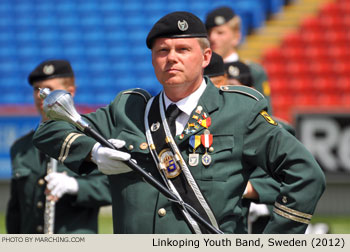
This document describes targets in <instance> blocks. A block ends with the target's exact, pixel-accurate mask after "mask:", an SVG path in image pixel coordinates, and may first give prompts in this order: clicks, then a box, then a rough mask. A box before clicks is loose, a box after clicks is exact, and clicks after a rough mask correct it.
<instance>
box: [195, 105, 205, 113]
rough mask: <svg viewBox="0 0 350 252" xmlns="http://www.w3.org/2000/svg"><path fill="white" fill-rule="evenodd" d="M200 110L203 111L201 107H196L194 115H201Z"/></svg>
mask: <svg viewBox="0 0 350 252" xmlns="http://www.w3.org/2000/svg"><path fill="white" fill-rule="evenodd" d="M202 110H203V107H202V106H200V105H199V106H197V108H196V113H197V114H200V113H202Z"/></svg>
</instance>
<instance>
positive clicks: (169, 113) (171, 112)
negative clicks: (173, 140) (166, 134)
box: [165, 104, 181, 136]
mask: <svg viewBox="0 0 350 252" xmlns="http://www.w3.org/2000/svg"><path fill="white" fill-rule="evenodd" d="M180 114H181V110H180V109H179V108H178V107H177V106H176V104H171V105H170V106H169V107H168V108H167V110H166V112H165V115H166V119H167V121H168V124H169V128H170V132H171V134H172V135H173V136H175V135H176V125H175V120H176V118H177V117H178V116H179V115H180Z"/></svg>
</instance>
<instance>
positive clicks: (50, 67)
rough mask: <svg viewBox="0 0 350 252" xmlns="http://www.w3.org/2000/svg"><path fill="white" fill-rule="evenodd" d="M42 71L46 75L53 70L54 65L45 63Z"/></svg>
mask: <svg viewBox="0 0 350 252" xmlns="http://www.w3.org/2000/svg"><path fill="white" fill-rule="evenodd" d="M43 72H44V74H46V75H51V74H53V73H54V72H55V67H54V66H53V65H45V66H44V67H43Z"/></svg>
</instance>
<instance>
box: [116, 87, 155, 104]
mask: <svg viewBox="0 0 350 252" xmlns="http://www.w3.org/2000/svg"><path fill="white" fill-rule="evenodd" d="M123 94H138V95H141V96H142V97H143V99H144V100H145V102H148V100H149V99H150V98H151V97H152V96H151V95H150V93H148V92H147V91H146V90H144V89H142V88H134V89H129V90H126V91H124V92H123Z"/></svg>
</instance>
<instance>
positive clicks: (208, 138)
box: [201, 129, 213, 166]
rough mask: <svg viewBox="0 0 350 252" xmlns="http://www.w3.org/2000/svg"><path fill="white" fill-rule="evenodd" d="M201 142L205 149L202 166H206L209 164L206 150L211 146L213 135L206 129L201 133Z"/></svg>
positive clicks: (209, 157)
mask: <svg viewBox="0 0 350 252" xmlns="http://www.w3.org/2000/svg"><path fill="white" fill-rule="evenodd" d="M201 142H202V144H203V146H204V147H205V154H204V155H203V156H202V164H203V165H205V166H208V165H210V163H211V156H210V155H209V154H208V149H209V148H210V146H211V145H212V144H213V135H212V134H210V131H209V130H208V129H206V130H205V131H204V132H203V135H201Z"/></svg>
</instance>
